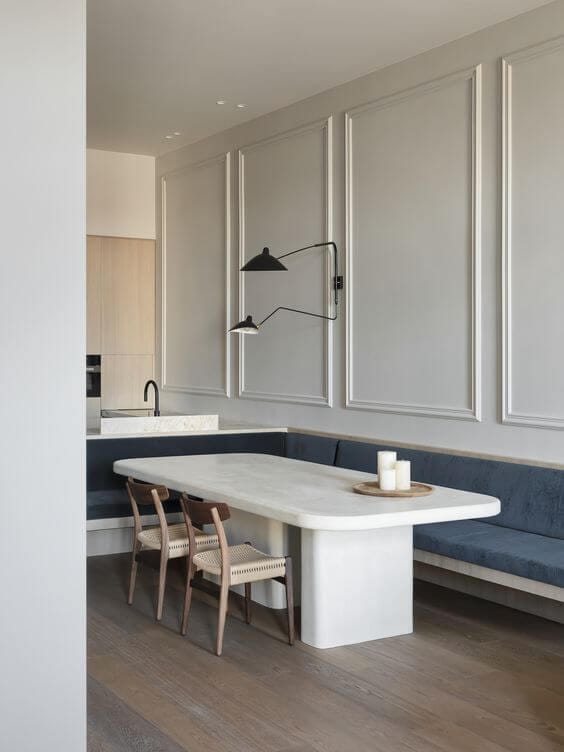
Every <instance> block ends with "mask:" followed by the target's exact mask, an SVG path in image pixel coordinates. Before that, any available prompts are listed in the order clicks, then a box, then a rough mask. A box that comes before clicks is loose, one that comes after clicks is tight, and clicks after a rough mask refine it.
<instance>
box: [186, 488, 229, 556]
mask: <svg viewBox="0 0 564 752" xmlns="http://www.w3.org/2000/svg"><path fill="white" fill-rule="evenodd" d="M180 505H181V507H182V513H183V515H184V522H185V523H186V527H187V528H188V541H189V551H190V553H189V554H188V556H189V559H190V560H191V557H192V555H193V552H195V551H196V535H195V533H194V527H197V528H200V529H201V528H202V527H203V526H204V525H214V527H215V530H216V532H217V537H218V539H219V548H220V549H221V560H222V566H223V567H224V569H226V570H227V569H228V564H229V546H228V544H227V537H226V535H225V530H224V528H223V525H222V522H223V520H228V519H229V518H230V517H231V513H230V512H229V507H228V506H227V504H224V503H222V502H215V501H194V500H193V499H189V498H188V496H187V495H186V494H182V496H181V497H180Z"/></svg>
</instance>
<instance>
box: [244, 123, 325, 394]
mask: <svg viewBox="0 0 564 752" xmlns="http://www.w3.org/2000/svg"><path fill="white" fill-rule="evenodd" d="M312 133H319V135H320V138H321V139H322V148H323V168H322V170H321V172H322V174H321V175H320V184H319V198H320V199H321V200H322V203H323V214H324V221H323V225H324V227H323V234H324V237H320V238H319V239H318V240H313V239H312V240H311V242H322V241H328V240H333V169H332V154H333V143H332V117H328V118H324V119H322V120H318V121H315V122H313V123H309V124H307V125H303V126H299V127H297V128H293V129H291V130H289V131H285V132H283V133H281V134H278V135H276V136H273V137H270V138H265V139H261V140H259V141H256V142H254V143H251V144H248V145H246V146H244V147H241V148H240V149H239V150H238V165H239V269H240V268H241V267H242V266H243V265H244V263H245V261H246V258H245V256H246V254H245V249H246V245H247V235H248V218H247V185H246V182H247V171H246V160H247V158H248V157H249V155H252V154H253V152H256V151H257V150H259V149H265V148H269V147H271V146H272V147H276V146H278V145H280V144H281V143H283V142H291V141H292V139H299V138H300V137H302V136H305V135H307V134H312ZM272 179H273V180H276V176H275V175H273V176H272ZM267 188H268V187H267V186H266V189H267ZM316 198H317V196H316ZM288 219H289V221H290V222H291V221H292V218H291V217H289V218H288ZM307 242H308V239H307V238H306V239H305V241H304V242H303V243H301V245H306V244H307ZM296 247H298V246H296ZM257 250H258V249H257ZM287 250H291V248H288V249H287ZM319 252H320V253H323V252H324V250H323V249H321V250H320V251H319ZM312 253H315V251H312ZM275 255H276V254H275ZM323 268H324V273H325V278H326V279H327V286H326V290H325V291H324V296H323V308H322V309H320V312H324V313H326V315H328V316H332V315H334V311H333V307H334V304H333V302H332V297H331V289H330V281H329V280H330V275H331V268H332V267H331V264H330V258H329V254H327V253H326V256H325V261H324V262H323ZM238 295H239V320H241V319H242V318H243V317H244V316H245V315H247V313H249V311H247V310H246V290H245V273H243V272H241V271H239V274H238ZM286 304H287V305H292V303H291V302H288V303H286ZM274 307H275V306H274V305H273V306H272V308H274ZM297 307H303V308H304V309H306V310H310V309H311V308H310V306H309V304H308V303H307V302H304V303H303V304H301V305H298V306H297ZM332 325H333V322H332V321H326V322H324V324H323V330H324V331H323V335H322V336H323V382H324V388H323V389H322V390H321V391H320V392H319V393H303V392H300V391H299V390H293V391H290V390H289V391H288V392H284V391H282V390H268V389H266V388H265V389H257V388H256V387H255V388H251V387H250V386H249V385H248V383H247V381H248V379H247V376H246V369H247V366H248V363H247V360H248V356H247V353H246V347H245V340H246V337H244V336H241V337H239V390H238V396H239V397H241V398H243V399H252V400H264V401H269V402H285V403H291V404H301V405H317V406H322V407H331V406H332V404H333V400H332V395H333V326H332ZM262 336H264V335H262Z"/></svg>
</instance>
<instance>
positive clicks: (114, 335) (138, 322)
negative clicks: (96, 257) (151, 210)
mask: <svg viewBox="0 0 564 752" xmlns="http://www.w3.org/2000/svg"><path fill="white" fill-rule="evenodd" d="M101 247H102V264H101V296H102V355H146V354H148V353H151V354H152V353H154V349H155V242H154V241H153V240H134V239H130V238H103V239H102V243H101Z"/></svg>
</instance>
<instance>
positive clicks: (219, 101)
mask: <svg viewBox="0 0 564 752" xmlns="http://www.w3.org/2000/svg"><path fill="white" fill-rule="evenodd" d="M216 104H225V99H218V100H217V102H216Z"/></svg>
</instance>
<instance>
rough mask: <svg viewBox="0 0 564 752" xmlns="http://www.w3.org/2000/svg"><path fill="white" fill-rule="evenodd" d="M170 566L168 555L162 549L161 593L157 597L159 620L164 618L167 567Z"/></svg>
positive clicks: (160, 568)
mask: <svg viewBox="0 0 564 752" xmlns="http://www.w3.org/2000/svg"><path fill="white" fill-rule="evenodd" d="M167 566H168V556H167V554H166V553H165V552H164V551H161V564H160V567H159V593H158V597H157V621H160V620H161V619H162V618H163V603H164V594H165V585H166V569H167Z"/></svg>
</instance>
